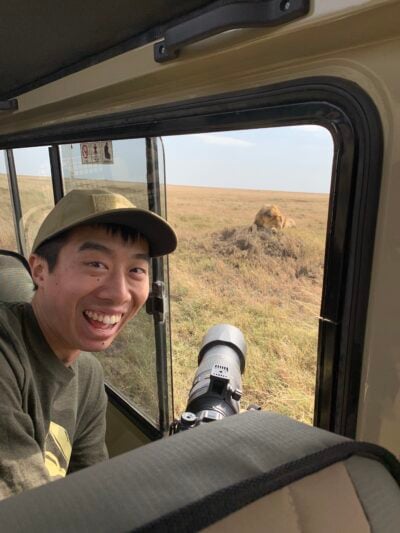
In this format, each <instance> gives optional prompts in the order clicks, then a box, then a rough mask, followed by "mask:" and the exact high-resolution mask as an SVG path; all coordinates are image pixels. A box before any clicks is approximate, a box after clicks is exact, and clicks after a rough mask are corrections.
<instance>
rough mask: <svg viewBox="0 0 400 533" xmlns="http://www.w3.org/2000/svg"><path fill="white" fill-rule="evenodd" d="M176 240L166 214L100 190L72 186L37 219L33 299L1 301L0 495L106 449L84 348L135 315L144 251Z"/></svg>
mask: <svg viewBox="0 0 400 533" xmlns="http://www.w3.org/2000/svg"><path fill="white" fill-rule="evenodd" d="M175 247H176V236H175V233H174V231H173V229H172V228H171V226H169V224H168V223H167V222H166V221H165V220H164V219H162V218H161V217H159V216H157V215H155V214H154V213H152V212H150V211H147V210H143V209H138V208H136V207H135V206H133V205H132V204H131V203H130V202H129V200H127V199H126V198H125V197H123V196H121V195H118V194H113V193H109V192H107V191H104V190H75V191H71V192H70V193H69V194H67V195H66V196H65V197H64V198H63V199H62V200H61V201H60V202H59V203H58V204H57V205H56V206H55V207H54V209H53V210H52V211H51V212H50V213H49V215H48V216H47V218H46V219H45V220H44V222H43V224H42V226H41V227H40V229H39V232H38V235H37V237H36V240H35V242H34V245H33V251H32V254H31V256H30V258H29V263H30V267H31V273H32V278H33V281H34V284H35V293H34V297H33V299H32V303H31V304H27V303H20V302H16V303H2V304H0V499H1V498H5V497H7V496H10V495H11V494H17V493H19V492H21V491H23V490H25V489H28V488H33V487H36V486H38V485H41V484H43V483H47V482H48V481H51V480H53V479H57V478H60V477H63V476H65V475H66V474H68V473H70V472H74V471H76V470H79V469H81V468H84V467H86V466H89V465H92V464H95V463H97V462H99V461H102V460H104V459H105V458H106V457H107V451H106V448H105V440H104V438H105V412H106V405H107V399H106V395H105V391H104V381H103V373H102V369H101V367H100V364H99V363H98V361H97V359H96V358H95V357H94V356H93V355H91V354H89V353H86V352H96V351H101V350H104V349H105V348H107V347H108V346H110V344H111V343H112V341H113V340H114V339H115V337H116V336H117V335H118V333H119V332H120V331H121V329H122V328H123V327H124V326H125V324H126V323H127V322H128V321H129V320H130V319H132V318H133V317H134V316H135V315H136V314H137V313H138V311H139V310H140V308H141V307H142V306H143V304H144V303H145V301H146V299H147V297H148V294H149V262H150V258H151V257H157V256H162V255H165V254H167V253H170V252H172V251H173V250H174V249H175ZM81 352H83V353H81Z"/></svg>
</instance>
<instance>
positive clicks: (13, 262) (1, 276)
mask: <svg viewBox="0 0 400 533" xmlns="http://www.w3.org/2000/svg"><path fill="white" fill-rule="evenodd" d="M33 287H34V285H33V281H32V278H31V274H30V269H29V264H28V262H27V260H26V259H25V257H23V256H22V255H20V254H18V253H17V252H11V251H10V250H2V249H0V302H30V301H31V299H32V296H33Z"/></svg>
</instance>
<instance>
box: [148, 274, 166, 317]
mask: <svg viewBox="0 0 400 533" xmlns="http://www.w3.org/2000/svg"><path fill="white" fill-rule="evenodd" d="M166 309H167V302H166V296H165V285H164V282H163V281H155V282H154V283H153V285H152V290H151V293H150V295H149V297H148V299H147V301H146V312H147V313H148V314H149V315H154V320H155V321H156V322H161V323H163V322H164V321H165V315H166Z"/></svg>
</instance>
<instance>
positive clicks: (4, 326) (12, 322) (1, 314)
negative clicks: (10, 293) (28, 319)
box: [0, 302, 30, 335]
mask: <svg viewBox="0 0 400 533" xmlns="http://www.w3.org/2000/svg"><path fill="white" fill-rule="evenodd" d="M29 305H30V304H27V303H22V302H0V334H1V335H4V334H6V333H12V332H17V331H18V330H19V328H20V327H21V323H22V320H23V316H24V314H25V310H26V308H27V306H29Z"/></svg>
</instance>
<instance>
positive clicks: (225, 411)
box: [186, 324, 247, 423]
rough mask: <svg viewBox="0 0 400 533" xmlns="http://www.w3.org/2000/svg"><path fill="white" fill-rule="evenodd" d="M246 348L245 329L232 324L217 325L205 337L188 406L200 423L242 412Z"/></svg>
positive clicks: (187, 408) (187, 409) (188, 410)
mask: <svg viewBox="0 0 400 533" xmlns="http://www.w3.org/2000/svg"><path fill="white" fill-rule="evenodd" d="M246 351H247V347H246V341H245V339H244V337H243V334H242V332H241V331H240V329H238V328H236V327H235V326H231V325H230V324H218V325H216V326H213V327H212V328H210V329H209V330H208V332H207V333H206V335H205V336H204V338H203V341H202V344H201V349H200V352H199V359H198V361H199V366H198V369H197V371H196V374H195V377H194V380H193V385H192V388H191V390H190V393H189V399H188V404H187V407H186V411H187V412H191V413H194V414H195V415H196V417H197V419H198V422H199V423H202V422H210V421H212V420H218V419H220V418H224V417H225V416H229V415H233V414H236V413H238V412H239V409H240V405H239V400H240V397H241V395H242V374H243V372H244V369H245V363H246V360H245V358H246Z"/></svg>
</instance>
